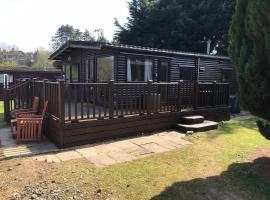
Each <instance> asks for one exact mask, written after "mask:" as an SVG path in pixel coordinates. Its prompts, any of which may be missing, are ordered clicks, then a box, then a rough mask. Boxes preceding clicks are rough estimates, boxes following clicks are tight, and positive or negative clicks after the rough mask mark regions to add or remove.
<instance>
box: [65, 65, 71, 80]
mask: <svg viewBox="0 0 270 200" xmlns="http://www.w3.org/2000/svg"><path fill="white" fill-rule="evenodd" d="M65 78H66V81H70V80H71V79H70V65H68V64H67V65H65Z"/></svg>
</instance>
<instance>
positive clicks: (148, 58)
mask: <svg viewBox="0 0 270 200" xmlns="http://www.w3.org/2000/svg"><path fill="white" fill-rule="evenodd" d="M128 59H130V60H132V59H139V60H143V62H144V63H145V61H146V60H150V61H151V62H152V79H150V80H152V81H153V79H154V77H155V74H154V72H155V71H154V68H155V59H154V58H152V57H143V56H126V65H125V69H126V82H127V83H146V82H147V81H132V80H131V81H129V80H128ZM144 68H145V65H144ZM144 70H145V69H144ZM131 76H132V75H131Z"/></svg>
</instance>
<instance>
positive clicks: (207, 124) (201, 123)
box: [175, 116, 218, 133]
mask: <svg viewBox="0 0 270 200" xmlns="http://www.w3.org/2000/svg"><path fill="white" fill-rule="evenodd" d="M179 121H180V122H179V123H177V124H176V125H175V129H176V130H178V131H182V132H185V133H186V132H188V131H193V132H200V131H209V130H214V129H217V128H218V123H217V122H213V121H209V120H205V119H204V117H203V116H186V117H182V118H181V119H180V120H179Z"/></svg>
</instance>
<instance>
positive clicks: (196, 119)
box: [179, 115, 204, 124]
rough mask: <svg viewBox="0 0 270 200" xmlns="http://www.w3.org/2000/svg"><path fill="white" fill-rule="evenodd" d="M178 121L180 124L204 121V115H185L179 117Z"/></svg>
mask: <svg viewBox="0 0 270 200" xmlns="http://www.w3.org/2000/svg"><path fill="white" fill-rule="evenodd" d="M179 122H180V123H182V124H199V123H203V122H204V116H200V115H193V116H185V117H181V118H180V120H179Z"/></svg>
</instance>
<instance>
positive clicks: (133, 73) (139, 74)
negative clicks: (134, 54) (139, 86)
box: [127, 58, 153, 81]
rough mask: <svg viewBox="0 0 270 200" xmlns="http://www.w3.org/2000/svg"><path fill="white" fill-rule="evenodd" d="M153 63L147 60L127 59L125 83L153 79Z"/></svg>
mask: <svg viewBox="0 0 270 200" xmlns="http://www.w3.org/2000/svg"><path fill="white" fill-rule="evenodd" d="M152 71H153V62H152V61H151V60H149V59H145V60H144V59H133V58H128V59H127V81H149V80H152V79H153V73H152Z"/></svg>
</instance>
